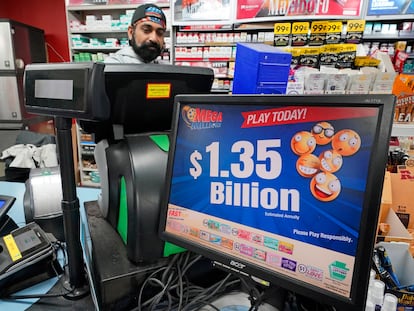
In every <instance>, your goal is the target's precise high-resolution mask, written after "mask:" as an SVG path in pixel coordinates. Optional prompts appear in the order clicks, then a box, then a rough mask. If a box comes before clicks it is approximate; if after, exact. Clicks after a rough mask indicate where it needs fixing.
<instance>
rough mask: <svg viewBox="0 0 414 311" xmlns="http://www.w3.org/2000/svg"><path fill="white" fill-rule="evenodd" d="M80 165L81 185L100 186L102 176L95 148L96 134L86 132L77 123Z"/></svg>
mask: <svg viewBox="0 0 414 311" xmlns="http://www.w3.org/2000/svg"><path fill="white" fill-rule="evenodd" d="M76 133H77V142H78V143H77V149H78V158H79V161H78V166H79V175H80V186H88V187H100V178H99V174H98V169H97V167H96V162H95V157H94V150H95V146H96V144H95V140H94V135H93V134H89V133H86V132H85V131H84V130H83V129H82V128H81V127H80V126H79V124H76Z"/></svg>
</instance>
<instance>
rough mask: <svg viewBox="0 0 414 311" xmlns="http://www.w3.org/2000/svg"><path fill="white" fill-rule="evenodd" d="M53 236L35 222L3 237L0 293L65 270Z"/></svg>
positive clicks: (0, 261) (23, 286) (20, 287)
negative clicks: (54, 244)
mask: <svg viewBox="0 0 414 311" xmlns="http://www.w3.org/2000/svg"><path fill="white" fill-rule="evenodd" d="M52 239H53V236H52V235H50V234H46V233H45V232H44V231H43V230H42V229H41V228H40V227H39V225H37V224H36V223H33V222H32V223H29V224H28V225H26V226H25V227H22V228H18V229H15V230H13V231H12V232H10V234H7V235H5V236H3V237H1V238H0V296H2V297H4V296H7V295H9V294H10V293H13V292H15V291H18V290H20V289H23V288H25V287H28V286H31V285H33V284H36V283H38V282H41V281H43V280H45V279H48V278H51V277H53V276H57V275H58V274H61V273H62V268H61V267H60V265H59V263H58V261H57V255H56V251H55V249H54V247H53V245H52V243H51V240H52Z"/></svg>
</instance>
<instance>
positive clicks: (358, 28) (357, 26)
mask: <svg viewBox="0 0 414 311" xmlns="http://www.w3.org/2000/svg"><path fill="white" fill-rule="evenodd" d="M364 29H365V21H364V20H349V21H348V22H347V23H346V32H363V31H364Z"/></svg>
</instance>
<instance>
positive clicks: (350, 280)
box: [160, 95, 394, 311]
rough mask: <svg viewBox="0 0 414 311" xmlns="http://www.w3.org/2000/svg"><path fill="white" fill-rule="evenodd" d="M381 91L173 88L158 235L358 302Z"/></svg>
mask: <svg viewBox="0 0 414 311" xmlns="http://www.w3.org/2000/svg"><path fill="white" fill-rule="evenodd" d="M393 109H394V97H393V96H392V95H346V96H344V95H324V96H316V95H311V96H280V95H265V96H260V95H233V96H227V95H224V96H223V95H204V96H203V95H192V96H177V97H176V106H175V113H174V119H173V126H172V135H171V137H172V142H171V147H170V154H169V163H168V166H167V183H166V191H165V192H166V197H165V200H164V204H163V211H162V214H161V223H160V235H161V237H162V238H163V239H165V240H166V241H169V242H172V243H174V244H176V245H180V246H182V247H185V248H186V249H188V250H192V251H194V252H197V253H200V254H202V255H204V256H206V257H208V258H211V259H212V260H213V262H214V263H215V264H216V265H218V266H220V267H222V268H224V269H228V270H230V271H232V272H234V273H237V274H240V275H241V276H246V277H255V278H259V279H261V280H264V281H267V282H270V283H271V284H273V285H275V286H281V287H283V288H286V289H288V290H292V291H293V292H296V293H298V294H300V295H304V296H308V297H310V298H312V299H315V300H317V301H319V302H322V303H325V304H329V305H333V306H335V307H336V308H337V310H347V311H349V310H364V308H365V299H366V293H367V286H368V280H369V271H370V263H371V253H372V249H373V245H374V241H375V232H376V225H377V217H378V212H379V206H380V199H381V190H382V183H383V178H384V174H385V165H386V160H387V153H388V142H389V137H390V131H391V126H392V119H393V111H394V110H393Z"/></svg>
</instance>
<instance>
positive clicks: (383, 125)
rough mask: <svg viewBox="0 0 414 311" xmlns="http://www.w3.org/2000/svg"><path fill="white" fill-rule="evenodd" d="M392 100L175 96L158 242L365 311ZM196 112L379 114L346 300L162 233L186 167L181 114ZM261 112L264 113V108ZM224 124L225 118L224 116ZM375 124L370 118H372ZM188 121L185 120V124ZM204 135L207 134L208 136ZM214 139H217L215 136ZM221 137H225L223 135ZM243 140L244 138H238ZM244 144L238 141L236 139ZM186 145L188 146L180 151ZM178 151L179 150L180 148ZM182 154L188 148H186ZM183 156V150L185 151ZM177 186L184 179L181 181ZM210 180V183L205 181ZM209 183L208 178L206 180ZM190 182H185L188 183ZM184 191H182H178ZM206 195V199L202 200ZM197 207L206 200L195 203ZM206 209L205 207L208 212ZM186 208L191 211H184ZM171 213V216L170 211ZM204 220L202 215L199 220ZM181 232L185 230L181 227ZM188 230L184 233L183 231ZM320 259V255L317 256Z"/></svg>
mask: <svg viewBox="0 0 414 311" xmlns="http://www.w3.org/2000/svg"><path fill="white" fill-rule="evenodd" d="M394 101H395V99H394V96H392V95H375V94H370V95H323V96H318V95H309V96H283V95H282V96H281V95H270V96H268V95H264V96H262V95H233V96H230V95H229V96H228V95H207V96H203V95H192V96H177V97H176V105H175V112H174V118H173V124H172V133H171V144H170V154H169V162H168V166H167V179H166V186H165V187H166V188H165V198H164V203H163V204H162V212H161V219H160V230H159V231H160V236H161V238H162V239H164V240H166V241H168V242H172V243H174V244H176V245H179V246H182V247H184V248H186V249H188V250H190V251H194V252H196V253H200V254H202V255H204V256H205V257H207V258H210V259H212V260H213V261H214V262H215V263H216V264H217V265H218V266H221V267H225V268H227V269H229V270H230V271H232V272H234V273H236V274H240V275H241V276H254V277H258V278H261V279H263V280H266V281H269V282H270V283H271V284H273V285H276V286H281V287H283V288H286V289H288V290H291V291H293V292H296V293H298V294H301V295H304V296H307V297H310V298H312V299H315V300H316V301H318V302H321V303H324V304H329V305H333V306H335V307H336V308H337V310H343V311H345V310H346V311H357V310H358V311H360V310H364V308H365V299H366V294H367V288H368V280H369V273H370V269H371V255H372V250H373V247H374V243H375V236H376V228H377V220H378V214H379V208H380V203H381V194H382V185H383V179H384V174H385V168H386V162H387V154H388V142H389V137H390V133H391V128H392V121H393V114H394ZM192 105H193V106H194V107H197V108H200V109H202V108H203V107H205V108H206V109H211V107H214V108H216V109H220V107H221V105H223V107H225V106H232V105H236V106H238V105H242V106H246V107H247V108H246V110H254V109H256V108H255V106H258V108H257V109H262V108H263V107H265V108H266V107H267V108H269V109H270V108H272V107H275V108H280V107H289V106H295V107H301V106H304V107H315V106H316V107H320V108H324V107H327V108H332V107H348V108H351V110H355V111H357V110H358V108H359V107H361V106H362V107H365V108H375V109H377V111H378V118H377V120H376V125H375V121H372V123H373V124H374V126H372V125H371V126H372V127H374V129H373V131H374V134H373V137H372V144H371V145H370V146H369V150H370V151H369V152H370V153H369V156H368V158H369V168H368V169H367V173H366V189H365V192H364V194H362V195H361V196H362V197H363V200H362V206H361V212H360V215H361V217H360V223H359V232H357V237H358V242H357V244H356V249H355V254H354V257H355V259H354V267H353V273H352V279H351V287H350V289H349V296H348V297H347V296H344V295H340V294H336V293H333V292H332V291H328V290H326V289H323V288H321V287H317V286H313V285H312V284H310V283H305V282H303V281H300V280H298V279H296V278H294V277H293V276H290V275H289V274H282V273H278V272H277V271H276V272H275V271H268V270H266V269H265V268H263V267H262V266H260V265H256V264H254V263H252V262H251V261H248V260H245V259H244V258H243V257H242V256H237V257H233V256H229V255H228V254H226V253H223V252H220V251H219V250H217V248H207V247H206V246H205V245H203V244H202V243H198V242H194V240H191V239H189V238H186V237H183V236H180V235H178V234H174V233H172V232H171V231H167V230H166V226H167V221H168V217H169V209H168V208H169V203H170V194H171V186H172V184H173V183H172V178H173V176H174V172H173V169H174V162H175V161H181V162H182V161H187V162H190V160H189V158H187V159H182V158H180V159H175V155H176V152H177V133H178V130H179V127H180V126H186V125H185V124H184V121H182V120H181V118H182V109H183V107H185V106H192ZM262 106H263V107H262ZM223 118H225V117H224V116H223ZM373 118H374V117H373ZM320 119H321V121H322V120H324V119H329V115H328V116H324V115H321V117H320ZM187 121H188V120H187ZM202 134H203V133H202V131H198V132H197V134H195V135H198V137H197V139H201V138H200V137H201V136H200V135H202ZM206 135H207V134H206ZM216 135H217V134H216ZM223 135H227V133H224V134H223ZM240 135H241V137H243V134H240ZM210 136H211V138H209V139H218V140H220V139H221V138H217V136H214V134H210ZM240 139H242V138H240ZM186 144H188V145H190V143H188V141H187V142H186V143H184V145H186ZM180 146H183V144H181V145H180ZM183 148H188V147H187V146H184V147H183ZM186 151H187V150H186ZM220 157H223V158H225V157H226V155H223V154H221V155H220ZM180 177H181V179H180V180H181V181H182V180H183V179H184V178H185V177H186V176H183V175H181V176H180ZM207 178H208V177H207ZM210 180H211V177H210ZM187 181H188V179H187ZM180 190H183V189H180ZM193 195H194V193H193V192H191V190H190V191H189V193H188V194H187V196H189V197H191V196H193ZM206 195H208V194H206ZM197 198H198V199H199V201H201V200H203V199H204V197H201V196H200V197H197ZM208 204H209V203H208V202H207V203H206V206H207V205H208ZM188 208H190V207H188ZM170 212H171V211H170ZM203 215H204V214H203ZM184 229H185V224H184ZM187 229H188V228H187ZM316 256H318V255H316Z"/></svg>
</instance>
